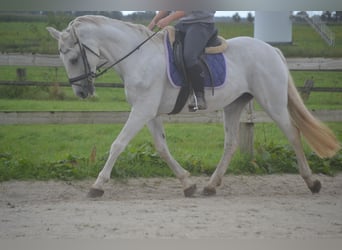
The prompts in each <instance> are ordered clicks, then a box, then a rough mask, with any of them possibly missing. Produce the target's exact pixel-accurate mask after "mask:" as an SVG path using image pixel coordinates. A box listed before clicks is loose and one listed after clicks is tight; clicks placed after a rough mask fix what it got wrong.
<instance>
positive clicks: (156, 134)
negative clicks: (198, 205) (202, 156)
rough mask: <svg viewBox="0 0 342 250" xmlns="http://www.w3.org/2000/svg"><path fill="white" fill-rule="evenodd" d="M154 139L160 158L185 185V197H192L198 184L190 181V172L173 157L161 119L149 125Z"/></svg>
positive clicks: (154, 120)
mask: <svg viewBox="0 0 342 250" xmlns="http://www.w3.org/2000/svg"><path fill="white" fill-rule="evenodd" d="M147 126H148V128H149V129H150V132H151V134H152V135H153V138H154V144H155V147H156V149H157V151H158V152H159V154H160V156H161V157H162V158H163V159H164V160H165V161H166V163H167V164H168V165H169V167H170V168H171V169H172V171H173V172H174V173H175V175H176V176H177V178H178V179H179V180H180V181H181V183H182V185H183V191H184V195H185V196H186V197H190V196H192V195H193V194H194V193H195V191H196V184H193V183H192V182H191V181H190V180H189V176H190V174H189V172H188V171H186V170H185V169H184V168H182V167H181V166H180V165H179V163H178V162H177V161H176V160H175V159H174V158H173V157H172V155H171V153H170V151H169V149H168V146H167V144H166V139H165V131H164V128H163V124H162V121H161V118H160V117H157V118H155V119H153V120H151V121H150V122H149V123H148V124H147Z"/></svg>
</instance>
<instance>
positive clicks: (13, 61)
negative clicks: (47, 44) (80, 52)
mask: <svg viewBox="0 0 342 250" xmlns="http://www.w3.org/2000/svg"><path fill="white" fill-rule="evenodd" d="M287 65H288V67H289V69H290V70H309V71H310V70H313V71H318V70H319V71H323V70H324V71H325V70H327V71H342V59H341V58H287ZM0 66H48V67H62V66H63V64H62V61H61V60H60V58H59V56H57V55H40V54H34V55H32V54H0Z"/></svg>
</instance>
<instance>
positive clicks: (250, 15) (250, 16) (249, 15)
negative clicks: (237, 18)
mask: <svg viewBox="0 0 342 250" xmlns="http://www.w3.org/2000/svg"><path fill="white" fill-rule="evenodd" d="M247 21H248V22H250V23H252V22H253V21H254V17H253V15H252V13H251V12H248V15H247Z"/></svg>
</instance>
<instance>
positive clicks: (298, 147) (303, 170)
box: [269, 108, 321, 193]
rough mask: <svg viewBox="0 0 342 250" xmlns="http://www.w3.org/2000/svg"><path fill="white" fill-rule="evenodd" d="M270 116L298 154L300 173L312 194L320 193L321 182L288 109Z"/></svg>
mask: <svg viewBox="0 0 342 250" xmlns="http://www.w3.org/2000/svg"><path fill="white" fill-rule="evenodd" d="M269 114H270V116H271V118H272V119H273V120H274V121H275V122H276V123H277V124H278V126H279V127H280V129H281V130H282V131H283V132H284V134H285V135H286V137H287V139H288V140H289V142H290V144H291V145H292V147H293V149H294V151H295V154H296V158H297V163H298V168H299V173H300V175H301V176H302V178H303V179H304V181H305V182H306V184H307V186H308V188H309V189H310V190H311V192H312V193H318V192H319V191H320V189H321V182H320V181H319V180H317V179H315V178H314V177H313V176H312V171H311V169H310V167H309V164H308V162H307V160H306V157H305V154H304V150H303V146H302V142H301V136H300V132H299V130H298V129H297V128H296V127H295V126H294V125H293V123H292V122H291V119H290V115H289V112H288V110H287V108H286V109H284V110H283V112H279V111H278V112H272V114H271V113H269Z"/></svg>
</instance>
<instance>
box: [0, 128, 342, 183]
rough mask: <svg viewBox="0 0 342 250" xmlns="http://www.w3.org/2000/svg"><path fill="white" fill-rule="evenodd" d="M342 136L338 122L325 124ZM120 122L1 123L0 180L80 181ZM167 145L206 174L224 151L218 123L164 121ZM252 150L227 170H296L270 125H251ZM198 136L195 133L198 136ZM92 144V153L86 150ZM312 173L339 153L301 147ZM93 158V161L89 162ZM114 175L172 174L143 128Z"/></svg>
mask: <svg viewBox="0 0 342 250" xmlns="http://www.w3.org/2000/svg"><path fill="white" fill-rule="evenodd" d="M329 125H330V126H331V128H332V129H333V130H334V131H335V133H336V134H337V136H338V138H339V140H342V129H341V126H340V125H339V124H335V123H333V124H329ZM122 126H123V125H122V124H113V125H101V124H96V125H95V124H87V125H62V126H61V125H44V126H41V125H15V126H1V130H0V141H1V144H0V181H3V180H8V179H13V178H14V179H43V180H45V179H51V178H52V179H64V180H69V179H82V178H87V177H95V176H96V175H97V174H98V172H99V171H100V169H101V168H102V166H103V165H104V162H105V160H106V158H107V155H108V150H109V148H110V145H111V143H112V141H113V140H114V138H116V136H117V135H118V133H119V132H120V130H121V128H122ZM165 128H166V134H167V141H168V144H169V148H170V151H171V153H172V154H173V155H174V157H175V158H176V159H177V160H178V161H179V162H180V164H181V165H182V166H183V167H184V168H186V169H187V170H189V171H190V172H191V173H192V174H193V175H202V174H207V175H208V174H211V173H212V172H213V171H214V169H215V166H216V165H217V163H218V161H219V160H220V157H221V154H222V152H223V128H222V125H221V124H191V125H189V124H166V126H165ZM255 134H256V136H255V145H256V154H255V156H254V158H252V159H250V158H249V157H248V156H246V155H242V154H240V153H239V152H237V154H235V155H234V157H233V159H232V163H231V165H230V167H229V170H228V173H232V174H268V173H297V169H296V162H295V158H294V153H293V151H292V150H291V148H290V147H289V146H288V143H287V140H286V139H285V137H284V136H283V135H282V134H281V132H280V131H279V129H278V128H277V127H276V126H275V125H274V124H257V125H256V126H255ZM199 135H200V136H199ZM94 148H96V157H94V158H91V156H90V155H91V152H92V151H93V150H94ZM305 148H306V150H305V151H306V153H307V157H308V159H309V162H310V164H311V165H312V166H313V170H314V172H317V173H324V174H334V173H335V172H336V171H341V170H342V168H341V167H342V155H341V154H338V155H337V156H336V157H334V158H332V159H326V160H321V159H318V158H317V156H315V155H314V154H312V153H311V151H310V150H309V149H308V147H307V146H306V147H305ZM91 159H92V160H91ZM112 176H113V177H120V178H122V177H137V176H140V177H141V176H142V177H151V176H173V174H172V172H171V171H170V169H169V168H168V167H167V165H166V164H165V162H163V161H162V160H161V159H160V157H159V156H158V155H157V154H156V152H155V149H154V148H153V146H152V138H151V136H150V134H149V132H148V130H147V129H146V128H144V129H143V130H142V131H141V132H140V133H139V134H138V135H137V136H136V137H135V138H134V139H133V140H132V141H131V142H130V144H129V145H128V147H127V148H126V150H125V151H124V152H123V154H121V155H120V157H119V159H118V161H117V163H116V165H115V167H114V169H113V174H112Z"/></svg>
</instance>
